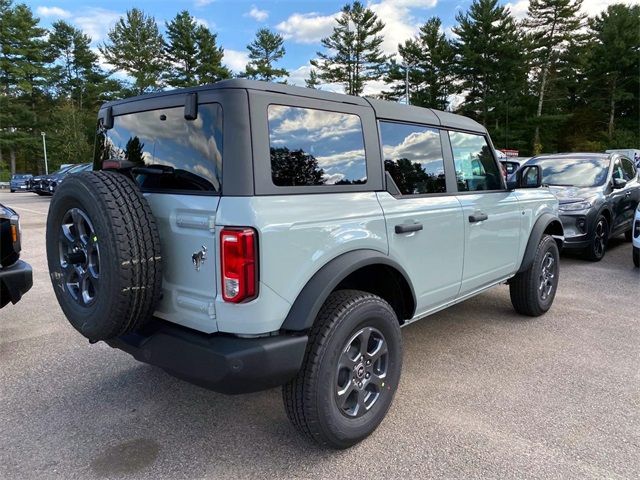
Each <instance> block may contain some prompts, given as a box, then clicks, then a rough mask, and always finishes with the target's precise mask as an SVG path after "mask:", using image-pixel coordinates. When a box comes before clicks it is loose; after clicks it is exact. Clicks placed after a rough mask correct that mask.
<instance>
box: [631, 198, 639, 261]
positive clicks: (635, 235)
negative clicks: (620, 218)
mask: <svg viewBox="0 0 640 480" xmlns="http://www.w3.org/2000/svg"><path fill="white" fill-rule="evenodd" d="M632 232H633V264H634V265H635V266H636V268H640V205H638V208H636V218H635V220H634V221H633V230H632Z"/></svg>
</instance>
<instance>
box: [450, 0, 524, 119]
mask: <svg viewBox="0 0 640 480" xmlns="http://www.w3.org/2000/svg"><path fill="white" fill-rule="evenodd" d="M456 20H457V21H458V25H457V26H456V27H455V28H454V29H453V31H454V33H455V34H456V35H458V39H457V40H456V41H455V43H454V50H455V55H456V57H455V60H456V63H455V73H456V76H457V78H458V80H459V82H460V87H461V90H462V92H465V102H464V104H463V106H462V107H461V112H462V113H465V114H467V115H469V116H471V117H473V118H476V119H478V120H479V121H480V122H481V123H482V124H483V125H485V126H487V125H489V124H490V122H494V121H496V120H500V119H503V118H505V114H506V108H507V103H508V102H509V101H510V100H511V101H512V102H513V100H515V99H517V98H518V96H521V95H523V94H524V91H525V88H526V63H525V58H524V55H523V53H522V52H523V50H524V48H523V47H524V45H523V39H522V35H521V33H520V32H519V30H518V28H517V26H516V23H515V21H514V19H513V17H512V16H511V15H510V14H509V11H508V10H507V9H506V8H505V7H501V6H499V5H498V0H474V2H473V3H472V4H471V6H470V7H469V11H468V12H466V13H459V14H458V15H457V16H456Z"/></svg>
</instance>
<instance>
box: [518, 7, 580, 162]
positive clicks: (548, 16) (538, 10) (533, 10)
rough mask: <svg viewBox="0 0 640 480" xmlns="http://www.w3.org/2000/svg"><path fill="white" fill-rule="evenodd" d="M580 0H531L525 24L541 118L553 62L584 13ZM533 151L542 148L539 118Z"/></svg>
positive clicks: (567, 43) (553, 65)
mask: <svg viewBox="0 0 640 480" xmlns="http://www.w3.org/2000/svg"><path fill="white" fill-rule="evenodd" d="M581 6H582V0H531V1H530V2H529V8H528V11H527V18H526V20H525V22H524V26H525V28H526V30H527V33H528V36H529V45H530V46H531V47H530V54H531V59H532V67H533V73H534V83H536V84H537V85H536V86H535V89H536V95H537V97H538V106H537V109H536V117H537V118H538V119H540V117H541V116H542V110H543V106H544V101H545V94H546V92H547V91H548V89H549V88H550V83H551V82H553V81H554V73H555V67H556V63H557V62H558V61H559V60H560V58H561V56H562V54H563V52H564V51H565V50H566V49H567V46H568V45H569V43H570V42H571V41H572V40H573V39H575V37H576V35H578V30H579V28H580V25H581V24H582V23H583V22H584V18H585V17H584V15H582V14H580V8H581ZM533 144H534V152H539V151H541V148H542V146H541V144H540V122H539V121H538V123H537V125H536V128H535V134H534V139H533Z"/></svg>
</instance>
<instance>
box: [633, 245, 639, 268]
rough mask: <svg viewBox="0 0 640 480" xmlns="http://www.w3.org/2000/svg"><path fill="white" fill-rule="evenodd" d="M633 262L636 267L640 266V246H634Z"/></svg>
mask: <svg viewBox="0 0 640 480" xmlns="http://www.w3.org/2000/svg"><path fill="white" fill-rule="evenodd" d="M633 264H634V265H635V266H636V268H640V248H638V247H633Z"/></svg>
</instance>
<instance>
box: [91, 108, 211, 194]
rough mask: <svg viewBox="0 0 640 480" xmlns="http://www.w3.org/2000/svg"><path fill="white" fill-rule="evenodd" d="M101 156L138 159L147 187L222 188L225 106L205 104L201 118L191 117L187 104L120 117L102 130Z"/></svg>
mask: <svg viewBox="0 0 640 480" xmlns="http://www.w3.org/2000/svg"><path fill="white" fill-rule="evenodd" d="M96 160H97V164H98V166H101V165H102V162H104V161H105V160H120V161H122V160H127V161H129V162H132V163H134V164H135V166H136V167H138V170H137V171H136V170H134V172H136V174H135V178H136V180H137V182H138V183H139V184H140V186H141V187H142V188H143V189H144V190H147V191H180V192H187V193H189V192H197V191H200V192H215V193H219V192H220V189H221V182H222V107H221V106H220V105H219V104H217V103H211V104H206V105H199V106H198V118H196V119H195V120H185V118H184V107H183V106H180V107H174V108H166V109H159V110H151V111H147V112H137V113H131V114H127V115H119V116H116V117H115V118H114V126H113V128H112V129H109V130H105V129H101V128H100V129H99V130H98V139H97V142H96Z"/></svg>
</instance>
